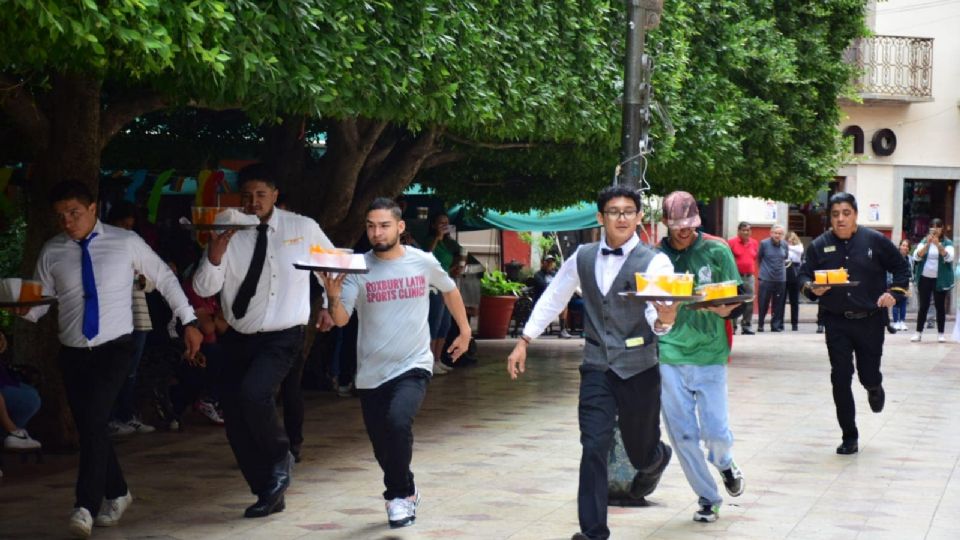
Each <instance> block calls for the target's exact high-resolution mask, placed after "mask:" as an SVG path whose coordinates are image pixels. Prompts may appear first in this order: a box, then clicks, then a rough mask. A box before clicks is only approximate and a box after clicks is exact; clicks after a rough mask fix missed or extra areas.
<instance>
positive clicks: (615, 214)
mask: <svg viewBox="0 0 960 540" xmlns="http://www.w3.org/2000/svg"><path fill="white" fill-rule="evenodd" d="M637 213H638V212H637V211H636V210H635V209H630V210H623V211H620V210H617V209H615V208H611V209H610V210H604V211H603V215H605V216H607V217H608V218H610V219H620V218H627V219H633V218H635V217H637Z"/></svg>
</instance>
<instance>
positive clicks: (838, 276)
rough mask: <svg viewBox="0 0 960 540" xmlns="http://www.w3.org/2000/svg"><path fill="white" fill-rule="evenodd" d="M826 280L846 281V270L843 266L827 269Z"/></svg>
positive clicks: (833, 281)
mask: <svg viewBox="0 0 960 540" xmlns="http://www.w3.org/2000/svg"><path fill="white" fill-rule="evenodd" d="M827 282H828V283H846V282H847V271H846V270H845V269H843V268H838V269H836V270H828V271H827Z"/></svg>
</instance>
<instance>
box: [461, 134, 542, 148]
mask: <svg viewBox="0 0 960 540" xmlns="http://www.w3.org/2000/svg"><path fill="white" fill-rule="evenodd" d="M444 137H445V138H447V139H450V140H451V141H453V142H455V143H457V144H462V145H465V146H475V147H477V148H490V149H493V150H510V149H512V148H537V147H538V146H540V145H539V144H536V143H488V142H480V141H471V140H469V139H464V138H462V137H458V136H456V135H453V134H451V133H447V134H445V135H444Z"/></svg>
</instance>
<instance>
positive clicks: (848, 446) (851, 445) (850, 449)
mask: <svg viewBox="0 0 960 540" xmlns="http://www.w3.org/2000/svg"><path fill="white" fill-rule="evenodd" d="M859 451H860V447H859V446H858V445H857V441H856V439H854V440H852V441H843V442H842V443H840V446H838V447H837V453H838V454H840V455H841V456H849V455H850V454H856V453H857V452H859Z"/></svg>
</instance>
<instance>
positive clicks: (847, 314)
mask: <svg viewBox="0 0 960 540" xmlns="http://www.w3.org/2000/svg"><path fill="white" fill-rule="evenodd" d="M874 313H876V312H875V311H844V312H843V318H845V319H850V320H858V319H866V318H867V317H869V316H871V315H873V314H874Z"/></svg>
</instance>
